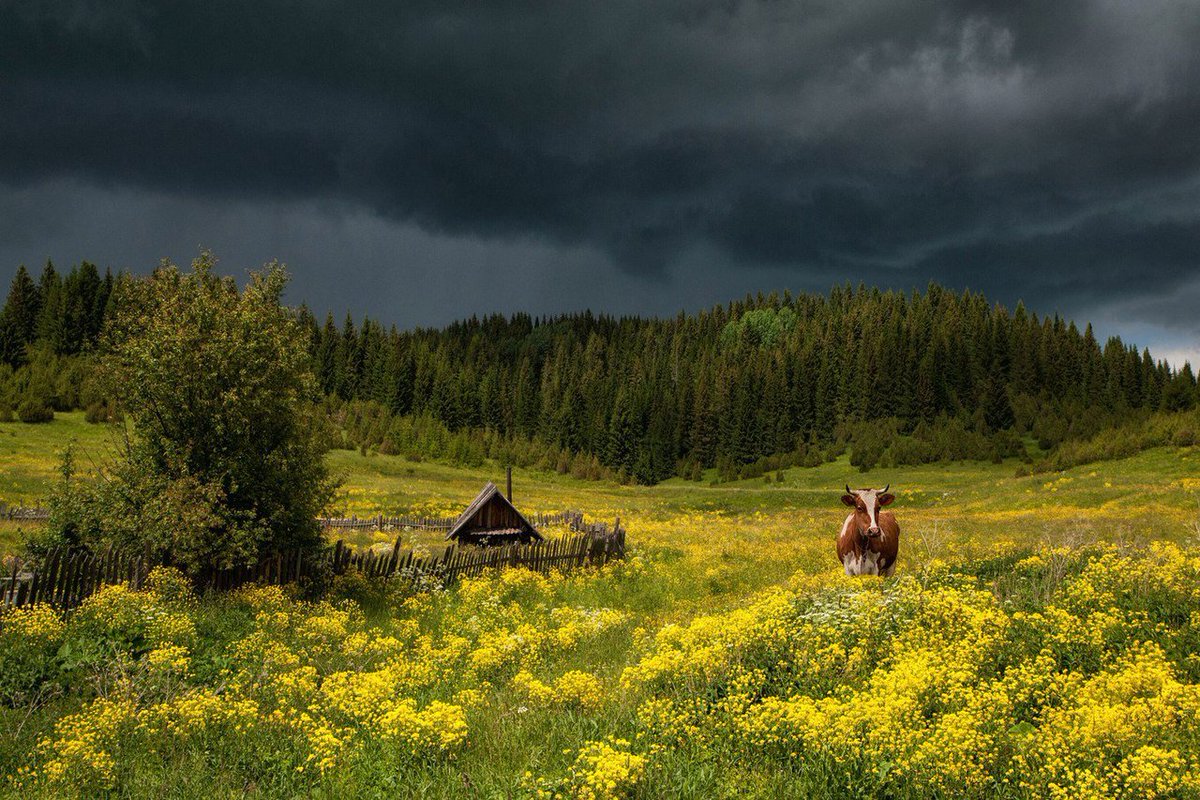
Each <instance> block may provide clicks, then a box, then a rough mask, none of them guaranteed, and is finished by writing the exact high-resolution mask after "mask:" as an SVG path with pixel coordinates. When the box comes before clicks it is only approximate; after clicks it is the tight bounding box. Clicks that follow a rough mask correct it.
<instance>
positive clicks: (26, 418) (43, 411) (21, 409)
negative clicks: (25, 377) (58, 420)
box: [17, 398, 54, 423]
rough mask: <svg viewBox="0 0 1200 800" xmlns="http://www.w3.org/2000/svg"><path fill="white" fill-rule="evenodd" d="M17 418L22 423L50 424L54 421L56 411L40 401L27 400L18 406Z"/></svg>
mask: <svg viewBox="0 0 1200 800" xmlns="http://www.w3.org/2000/svg"><path fill="white" fill-rule="evenodd" d="M17 418H18V419H20V420H21V422H32V423H37V422H50V421H51V420H53V419H54V409H52V408H50V406H48V405H46V404H45V403H43V402H42V401H40V400H34V399H31V398H27V399H25V400H22V401H21V403H20V405H18V406H17Z"/></svg>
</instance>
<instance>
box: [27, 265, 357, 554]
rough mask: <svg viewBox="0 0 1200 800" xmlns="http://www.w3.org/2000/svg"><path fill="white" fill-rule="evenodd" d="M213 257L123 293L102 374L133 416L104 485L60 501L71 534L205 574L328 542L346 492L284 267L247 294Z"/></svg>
mask: <svg viewBox="0 0 1200 800" xmlns="http://www.w3.org/2000/svg"><path fill="white" fill-rule="evenodd" d="M214 265H215V261H214V259H213V258H212V256H211V255H210V254H208V253H204V254H202V255H201V256H200V258H198V259H197V260H196V261H195V262H194V263H193V265H192V269H191V271H189V272H182V271H180V270H179V269H177V268H176V267H174V266H173V265H171V264H169V263H165V262H164V264H163V265H162V266H160V267H159V268H158V269H157V270H155V272H154V273H153V274H152V275H151V276H149V277H147V278H145V279H140V280H127V281H123V282H121V283H119V284H118V286H117V288H116V289H115V290H114V291H115V300H116V309H117V310H116V312H115V313H114V314H113V315H112V317H111V318H110V320H109V324H108V327H107V328H106V329H105V332H104V334H103V336H102V338H101V350H100V354H99V355H100V358H99V363H98V365H97V368H96V370H97V371H96V378H97V380H98V385H99V387H100V389H101V394H102V396H104V397H109V398H112V399H113V400H114V401H115V402H116V404H117V405H116V408H114V409H112V410H111V412H110V414H111V416H113V417H118V418H119V416H120V415H122V414H123V415H124V418H125V419H126V420H127V423H128V424H126V425H125V426H124V427H123V428H122V430H123V431H124V434H125V435H124V437H123V444H122V447H121V449H120V452H119V454H118V456H117V457H116V458H115V459H113V460H112V461H111V462H110V463H108V464H106V465H105V466H104V469H103V480H100V481H98V482H96V483H95V484H92V485H86V486H79V485H76V484H74V482H73V481H72V479H71V475H70V473H69V470H68V471H67V480H66V481H65V482H64V485H63V487H62V488H61V489H60V490H59V491H58V492H57V493H56V496H55V499H54V501H53V502H52V504H51V507H52V508H51V510H52V514H53V520H52V522H53V524H55V525H56V526H57V528H58V532H59V533H60V534H61V535H62V537H63V538H65V539H67V540H72V539H77V540H79V541H80V542H81V543H83V544H90V545H99V544H113V545H116V546H119V547H136V548H137V549H139V550H142V549H145V550H149V551H150V552H151V553H152V554H154V555H156V556H159V557H164V558H167V559H168V560H170V561H172V562H173V563H175V564H177V565H179V566H181V567H182V568H184V569H185V570H187V571H188V572H189V573H191V574H192V575H193V576H197V575H200V574H203V573H205V572H206V571H208V570H212V569H218V568H224V567H229V566H232V565H235V564H250V563H254V562H255V561H257V560H258V559H259V558H261V557H263V556H264V555H266V554H269V553H271V552H275V551H279V550H287V549H292V548H306V547H317V546H319V545H320V544H321V541H322V540H321V534H320V530H319V528H318V526H317V523H316V521H315V519H316V517H317V516H318V515H319V514H320V513H321V512H322V511H323V510H324V508H325V506H326V505H327V503H328V502H329V500H330V499H331V497H332V492H333V487H334V483H333V481H332V480H331V479H330V477H329V475H328V473H327V470H326V467H325V463H324V459H323V455H324V451H325V448H326V444H327V436H326V435H325V433H324V431H323V428H322V425H321V424H320V421H319V414H318V411H317V408H316V401H317V399H318V391H317V387H316V383H315V381H314V379H313V376H312V372H311V368H310V360H309V357H308V353H307V349H306V346H305V341H306V340H305V336H304V332H303V330H302V329H301V328H300V327H299V326H298V324H297V323H296V320H295V317H294V314H293V313H292V312H291V311H290V310H289V309H287V308H285V307H284V306H282V305H281V303H280V298H281V295H282V292H283V289H284V286H285V285H286V283H287V275H286V273H285V271H284V269H283V267H281V266H279V265H278V264H271V265H269V266H267V267H266V268H265V269H264V270H263V271H261V272H255V273H251V278H250V281H249V283H248V285H247V286H246V287H245V289H244V290H239V289H238V286H237V284H236V283H235V282H234V281H233V280H232V279H229V278H223V277H220V276H218V275H216V274H215V273H214V271H213V269H214Z"/></svg>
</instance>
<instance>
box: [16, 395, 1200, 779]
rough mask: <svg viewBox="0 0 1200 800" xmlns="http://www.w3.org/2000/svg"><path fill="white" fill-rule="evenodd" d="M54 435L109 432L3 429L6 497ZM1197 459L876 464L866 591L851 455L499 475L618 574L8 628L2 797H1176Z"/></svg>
mask: <svg viewBox="0 0 1200 800" xmlns="http://www.w3.org/2000/svg"><path fill="white" fill-rule="evenodd" d="M72 436H74V437H77V438H78V441H79V443H80V445H81V448H82V449H83V450H84V451H88V452H94V449H97V448H102V447H103V446H104V441H105V440H104V435H103V432H102V431H101V430H100V429H97V428H94V427H91V426H87V425H86V424H84V423H83V422H82V421H81V420H79V419H78V418H77V417H75V416H73V415H61V416H60V418H59V419H58V420H56V421H55V422H54V423H52V424H51V425H48V426H42V427H33V426H21V425H13V424H6V425H0V499H3V500H5V501H8V502H12V501H14V500H22V501H26V502H28V501H30V500H33V499H36V498H38V497H40V496H42V493H43V492H44V490H45V489H44V487H45V486H46V485H47V481H48V480H51V479H52V478H53V474H54V470H53V467H54V462H53V459H52V458H51V457H49V456H48V455H47V454H48V453H49V452H52V451H53V450H54V449H56V448H61V447H62V446H64V445H65V443H66V442H67V440H68V439H69V438H71V437H72ZM329 458H330V462H331V464H332V466H333V467H334V468H335V470H337V471H338V472H340V473H341V474H342V475H343V477H344V480H345V487H344V491H343V494H342V496H341V499H340V500H339V505H340V508H339V510H340V511H341V512H343V513H357V514H359V515H369V514H375V513H381V512H382V513H389V514H390V513H398V512H405V513H421V514H428V515H438V516H441V515H447V514H452V513H456V512H457V511H458V510H459V509H460V508H461V507H462V506H463V505H464V504H465V503H466V502H467V501H469V500H470V499H471V497H472V496H473V495H474V494H475V493H476V492H477V491H478V489H479V488H480V486H481V485H482V484H483V482H484V481H485V480H488V479H493V480H497V481H499V480H500V479H501V478H502V475H503V471H502V469H501V467H500V466H499V465H493V466H490V467H485V468H483V469H479V470H463V469H456V468H450V467H445V466H441V465H438V464H431V463H425V462H420V463H416V462H410V461H406V460H404V459H402V458H398V457H392V456H376V455H371V456H363V455H361V454H359V453H356V452H348V451H339V452H335V453H333V454H331V455H330V456H329ZM1197 459H1200V448H1195V447H1163V448H1158V449H1153V450H1148V451H1145V452H1142V453H1140V454H1138V455H1136V456H1134V457H1131V458H1127V459H1123V460H1119V461H1108V462H1102V463H1097V464H1091V465H1088V466H1085V467H1079V468H1075V469H1072V470H1068V471H1066V472H1063V473H1061V474H1057V473H1056V474H1051V475H1039V476H1029V477H1014V473H1015V471H1016V464H1015V463H1009V464H1001V465H990V464H989V465H981V464H977V463H971V464H950V465H939V466H927V467H920V468H905V469H901V470H877V471H874V472H872V473H870V474H869V476H868V477H869V481H870V483H871V484H873V485H877V486H878V485H882V484H884V483H889V482H890V483H891V484H892V487H893V491H895V492H896V493H897V494H898V497H899V499H898V501H897V504H896V506H895V507H894V508H895V511H896V514H897V517H898V518H899V520H900V523H901V526H902V528H903V534H902V548H901V558H900V562H899V567H898V570H897V577H896V578H895V579H890V580H886V581H884V580H878V579H873V578H869V579H853V580H852V579H847V578H845V577H844V576H841V575H840V574H839V569H838V564H837V561H836V558H835V556H834V553H833V538H834V535H835V534H836V532H837V530H838V527H839V525H840V522H841V520H842V519H843V516H844V515H843V506H841V504H840V502H839V501H838V496H839V494H840V492H841V487H842V485H843V484H844V483H846V482H847V481H849V482H851V483H852V484H854V485H856V486H858V485H861V484H862V483H863V479H862V478H861V477H860V476H859V475H858V473H857V471H856V470H854V469H852V468H851V467H850V466H849V465H848V464H847V463H846V462H845V461H844V460H842V461H838V462H834V463H830V464H825V465H823V466H821V467H817V468H814V469H791V470H788V471H787V472H786V473H785V474H784V480H783V481H782V482H781V483H776V482H775V481H774V479H772V481H771V482H770V483H767V482H765V481H763V480H761V479H759V480H755V481H743V482H738V483H731V484H721V485H719V486H710V485H709V484H707V483H692V482H683V481H678V480H673V481H669V482H667V483H664V484H661V485H659V486H655V487H636V486H634V487H631V486H620V485H615V484H607V483H596V482H584V481H577V480H574V479H572V478H570V477H566V476H560V475H556V474H546V473H537V472H528V471H520V470H519V471H517V472H516V474H515V476H514V482H515V494H516V502H517V503H518V505H519V506H521V507H522V508H524V509H527V510H530V511H552V510H556V509H560V508H563V507H572V508H578V509H581V510H583V511H584V512H585V513H586V514H587V515H588V516H590V517H595V518H601V519H611V518H612V517H614V516H616V515H618V514H619V515H620V516H621V518H622V520H623V522H624V523H625V524H626V525H627V526H628V529H629V541H630V544H631V546H632V555H631V558H630V559H628V560H627V561H626V562H624V563H620V564H616V565H611V566H609V567H606V568H604V569H602V570H596V571H585V572H580V573H576V574H572V575H567V576H551V577H549V578H545V577H540V576H534V575H531V574H529V573H524V572H522V571H510V572H506V573H502V574H499V575H487V576H483V577H481V578H479V579H473V580H470V581H466V582H464V583H463V584H460V585H459V586H458V587H456V588H454V589H452V590H450V591H445V592H444V591H428V590H422V589H421V588H420V587H412V586H409V585H407V584H405V583H403V582H393V583H391V584H390V585H388V586H370V585H366V584H364V583H362V582H361V581H355V580H353V579H348V580H343V581H340V582H339V584H338V586H337V587H335V591H334V594H333V596H332V597H331V598H330V599H329V601H327V602H317V603H314V602H301V601H299V600H295V599H290V598H288V597H285V596H283V595H280V594H279V593H277V592H275V591H273V590H271V591H268V590H251V591H245V592H242V593H239V594H238V595H236V596H231V597H225V598H218V599H211V598H210V599H196V598H191V597H188V596H187V594H186V592H182V591H181V590H180V588H179V587H178V586H177V585H176V584H175V583H173V582H172V581H171V580H170V579H169V578H163V579H162V580H160V581H159V583H158V584H157V586H156V588H155V589H154V590H152V591H149V592H142V593H131V592H127V591H120V590H110V591H107V592H105V593H102V594H101V595H98V596H96V597H95V598H93V599H92V600H90V601H89V602H88V604H87V605H85V607H84V608H83V609H82V610H81V611H80V612H78V613H76V614H75V615H73V616H72V617H70V618H68V619H67V620H66V621H65V623H64V622H62V621H59V620H58V619H57V618H55V617H54V615H52V614H42V615H40V616H39V615H36V614H29V615H25V616H22V617H20V618H15V617H10V618H8V620H7V622H5V623H4V625H3V626H0V639H3V641H0V654H3V655H0V693H4V696H5V698H7V700H6V702H7V703H8V705H5V704H0V775H3V776H6V778H5V779H4V780H3V782H0V796H30V795H31V794H33V795H39V794H40V795H44V796H51V795H53V796H95V795H97V794H103V793H112V794H113V795H114V796H122V797H160V796H171V797H205V798H212V797H232V796H251V797H294V796H318V797H351V796H389V797H418V796H420V797H447V798H449V797H461V796H468V795H470V796H481V797H528V798H534V797H585V798H609V797H612V798H615V797H638V798H658V797H697V798H699V797H796V796H812V797H849V796H862V797H878V796H890V797H929V796H938V795H942V796H950V795H954V796H961V795H967V796H975V797H1005V798H1007V797H1045V796H1062V797H1082V796H1089V793H1091V796H1114V795H1120V796H1130V797H1135V796H1136V797H1167V796H1196V793H1197V792H1200V764H1197V763H1196V761H1195V759H1193V757H1192V756H1190V755H1189V754H1190V753H1193V752H1196V751H1197V749H1196V746H1197V745H1200V684H1198V681H1200V660H1198V659H1196V657H1195V655H1194V653H1195V652H1197V651H1198V650H1200V588H1197V587H1198V584H1197V582H1196V575H1197V574H1200V559H1196V558H1194V557H1192V556H1191V555H1189V553H1188V551H1186V550H1183V549H1180V548H1179V547H1177V546H1176V545H1175V544H1173V543H1185V542H1190V541H1194V540H1195V539H1196V538H1197V537H1198V536H1200V528H1198V524H1197V520H1198V509H1200V479H1198V478H1196V477H1195V476H1196V475H1197V474H1200V470H1197V468H1196V465H1197ZM84 461H86V459H84ZM392 536H393V534H385V535H381V536H379V538H380V539H381V540H388V541H390V540H391V539H392ZM371 538H372V537H371V535H370V534H363V537H362V540H361V541H360V543H361V544H369V543H370V540H371ZM412 542H413V543H414V544H417V545H428V546H430V547H433V546H436V545H437V544H438V542H437V538H436V537H435V536H430V535H422V534H416V535H414V536H413V539H412ZM5 637H7V638H5ZM31 687H37V688H36V692H35V694H33V695H30V694H29V692H31V691H34V689H33V688H31ZM31 709H33V710H31Z"/></svg>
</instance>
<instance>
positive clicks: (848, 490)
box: [846, 483, 854, 494]
mask: <svg viewBox="0 0 1200 800" xmlns="http://www.w3.org/2000/svg"><path fill="white" fill-rule="evenodd" d="M846 494H854V490H853V489H851V488H850V484H848V483H847V484H846Z"/></svg>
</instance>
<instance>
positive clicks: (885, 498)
mask: <svg viewBox="0 0 1200 800" xmlns="http://www.w3.org/2000/svg"><path fill="white" fill-rule="evenodd" d="M895 499H896V495H894V494H881V495H879V505H881V506H886V505H887V504H888V503H890V502H892V501H893V500H895Z"/></svg>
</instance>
